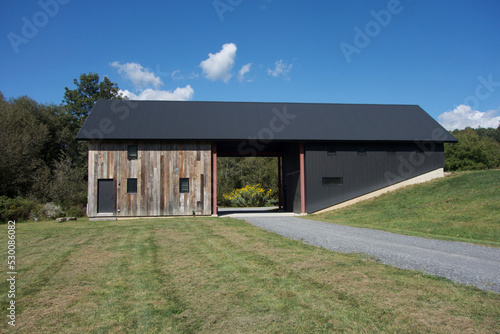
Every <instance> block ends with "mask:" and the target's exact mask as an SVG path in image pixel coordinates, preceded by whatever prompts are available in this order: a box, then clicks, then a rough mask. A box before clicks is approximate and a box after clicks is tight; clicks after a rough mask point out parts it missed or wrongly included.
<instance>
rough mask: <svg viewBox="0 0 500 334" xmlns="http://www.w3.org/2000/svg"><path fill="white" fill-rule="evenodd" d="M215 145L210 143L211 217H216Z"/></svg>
mask: <svg viewBox="0 0 500 334" xmlns="http://www.w3.org/2000/svg"><path fill="white" fill-rule="evenodd" d="M217 214H218V212H217V143H215V142H214V143H212V215H217Z"/></svg>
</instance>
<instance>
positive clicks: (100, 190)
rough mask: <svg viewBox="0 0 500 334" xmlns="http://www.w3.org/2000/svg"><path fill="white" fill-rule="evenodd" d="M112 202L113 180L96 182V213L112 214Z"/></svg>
mask: <svg viewBox="0 0 500 334" xmlns="http://www.w3.org/2000/svg"><path fill="white" fill-rule="evenodd" d="M114 200H115V196H114V188H113V179H108V180H98V182H97V213H113V212H114V210H113V209H114Z"/></svg>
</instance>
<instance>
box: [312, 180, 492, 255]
mask: <svg viewBox="0 0 500 334" xmlns="http://www.w3.org/2000/svg"><path fill="white" fill-rule="evenodd" d="M307 218H310V219H318V220H322V221H328V222H332V223H337V224H344V225H351V226H357V227H367V228H375V229H380V230H385V231H391V232H396V233H404V234H408V235H416V236H424V237H430V238H437V239H447V240H457V241H466V242H471V243H477V244H483V245H490V246H497V247H500V171H499V170H490V171H478V172H461V173H453V175H451V176H447V177H445V178H443V179H438V180H434V181H431V182H429V183H425V184H420V185H414V186H410V187H406V188H403V189H400V190H398V191H395V192H392V193H387V194H384V195H382V196H380V197H377V198H375V199H372V200H369V201H366V202H361V203H358V204H355V205H353V206H350V207H347V208H344V209H340V210H336V211H330V212H326V213H322V214H319V215H309V216H307Z"/></svg>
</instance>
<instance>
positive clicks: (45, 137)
mask: <svg viewBox="0 0 500 334" xmlns="http://www.w3.org/2000/svg"><path fill="white" fill-rule="evenodd" d="M44 116H45V115H44V107H43V106H41V105H39V104H38V103H37V102H35V101H34V100H32V99H30V98H28V97H27V96H23V97H20V98H17V99H11V100H9V101H5V100H4V99H3V96H2V100H1V103H0V143H1V145H0V155H1V156H2V159H0V195H6V196H9V197H14V196H18V195H26V194H28V193H29V192H30V190H31V187H32V183H33V176H34V175H35V174H36V171H37V170H38V169H39V168H40V167H42V166H43V165H44V162H45V161H44V158H45V157H46V155H47V153H48V152H47V151H46V148H47V145H48V144H49V143H50V131H49V129H48V126H47V124H46V122H45V117H44Z"/></svg>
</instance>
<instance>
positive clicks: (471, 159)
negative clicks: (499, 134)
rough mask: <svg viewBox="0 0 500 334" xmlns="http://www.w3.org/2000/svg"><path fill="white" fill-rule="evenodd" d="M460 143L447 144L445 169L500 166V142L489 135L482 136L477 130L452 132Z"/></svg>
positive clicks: (492, 167) (477, 168)
mask: <svg viewBox="0 0 500 334" xmlns="http://www.w3.org/2000/svg"><path fill="white" fill-rule="evenodd" d="M452 133H453V135H454V136H455V137H456V138H457V139H458V143H453V144H445V146H444V153H445V157H446V159H445V170H447V171H456V170H479V169H494V168H499V167H500V144H499V143H498V142H496V141H494V140H492V139H491V138H489V137H484V136H483V137H481V136H480V135H479V134H478V133H477V130H474V129H469V128H467V129H465V130H456V131H453V132H452Z"/></svg>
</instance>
